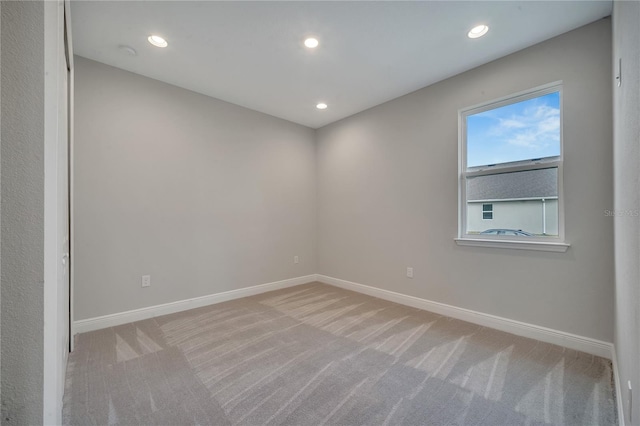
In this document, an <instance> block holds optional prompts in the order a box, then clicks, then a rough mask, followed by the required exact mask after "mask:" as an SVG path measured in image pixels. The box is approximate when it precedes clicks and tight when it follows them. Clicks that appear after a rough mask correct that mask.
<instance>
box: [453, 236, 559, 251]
mask: <svg viewBox="0 0 640 426" xmlns="http://www.w3.org/2000/svg"><path fill="white" fill-rule="evenodd" d="M455 240H456V244H457V245H459V246H472V247H491V248H501V249H516V250H534V251H553V252H556V253H564V252H566V251H567V249H569V247H570V244H567V243H551V242H544V241H507V240H481V239H475V238H473V239H472V238H455Z"/></svg>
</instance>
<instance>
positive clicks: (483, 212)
mask: <svg viewBox="0 0 640 426" xmlns="http://www.w3.org/2000/svg"><path fill="white" fill-rule="evenodd" d="M484 206H491V210H485V209H484ZM485 213H491V217H490V218H489V219H485V218H484V214H485ZM482 220H493V203H482Z"/></svg>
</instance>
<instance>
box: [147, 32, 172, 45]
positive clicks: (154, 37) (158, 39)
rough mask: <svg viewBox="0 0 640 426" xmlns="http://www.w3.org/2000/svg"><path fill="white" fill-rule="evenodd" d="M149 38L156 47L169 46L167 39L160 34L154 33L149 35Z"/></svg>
mask: <svg viewBox="0 0 640 426" xmlns="http://www.w3.org/2000/svg"><path fill="white" fill-rule="evenodd" d="M147 40H149V43H151V44H153V45H154V46H156V47H167V46H168V45H169V43H167V40H165V39H163V38H162V37H160V36H159V35H153V34H152V35H150V36H149V37H147Z"/></svg>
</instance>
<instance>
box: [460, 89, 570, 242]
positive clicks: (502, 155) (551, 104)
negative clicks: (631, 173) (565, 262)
mask: <svg viewBox="0 0 640 426" xmlns="http://www.w3.org/2000/svg"><path fill="white" fill-rule="evenodd" d="M459 123H460V129H459V132H460V133H459V154H460V166H459V176H460V191H459V192H460V206H459V217H460V223H459V235H458V238H457V239H456V241H457V242H458V244H464V245H489V246H492V247H514V248H527V249H539V250H552V251H566V249H567V247H568V244H565V243H564V224H563V218H564V215H563V209H562V196H561V194H562V160H563V158H562V85H561V84H560V83H554V84H551V85H547V86H544V87H541V88H537V89H533V90H530V91H527V92H523V93H519V94H516V95H513V96H510V97H508V98H504V99H500V100H497V101H492V102H488V103H485V104H482V105H478V106H474V107H470V108H466V109H463V110H461V111H460V115H459ZM496 213H497V214H496ZM489 220H490V221H491V222H490V224H491V226H487V225H488V223H487V221H489ZM487 242H490V244H485V243H487Z"/></svg>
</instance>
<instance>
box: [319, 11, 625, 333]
mask: <svg viewBox="0 0 640 426" xmlns="http://www.w3.org/2000/svg"><path fill="white" fill-rule="evenodd" d="M558 80H563V81H564V91H563V95H564V116H563V117H564V152H565V157H566V158H565V163H564V189H565V193H566V200H565V211H566V217H567V220H566V237H567V240H568V241H569V242H570V243H571V244H572V246H571V248H570V249H569V250H568V251H567V252H566V253H546V252H532V251H524V250H504V249H490V248H482V247H460V246H457V245H456V244H455V242H454V237H455V236H456V235H457V222H458V202H457V197H458V179H457V164H458V153H457V145H458V143H457V142H458V134H457V129H458V125H457V120H458V110H459V109H460V108H464V107H468V106H470V105H475V104H478V103H481V102H486V101H489V100H492V99H497V98H500V97H503V96H506V95H509V94H512V93H517V92H520V91H522V90H526V89H530V88H534V87H537V86H540V85H543V84H546V83H551V82H554V81H558ZM611 103H612V98H611V22H610V20H609V19H606V20H601V21H598V22H595V23H593V24H590V25H588V26H585V27H582V28H579V29H577V30H575V31H572V32H569V33H566V34H564V35H561V36H559V37H557V38H554V39H551V40H548V41H546V42H544V43H541V44H538V45H536V46H533V47H531V48H528V49H525V50H523V51H520V52H517V53H514V54H512V55H510V56H507V57H505V58H502V59H499V60H496V61H494V62H491V63H489V64H487V65H484V66H481V67H479V68H476V69H473V70H471V71H468V72H465V73H463V74H460V75H458V76H455V77H453V78H450V79H448V80H445V81H443V82H440V83H437V84H434V85H432V86H429V87H426V88H424V89H422V90H419V91H417V92H414V93H411V94H409V95H406V96H404V97H401V98H398V99H395V100H393V101H390V102H387V103H385V104H382V105H380V106H377V107H375V108H372V109H370V110H367V111H365V112H362V113H360V114H357V115H355V116H352V117H349V118H347V119H344V120H342V121H339V122H337V123H335V124H332V125H329V126H327V127H324V128H322V129H319V130H318V133H317V135H318V137H317V143H318V148H317V149H318V209H319V210H318V272H319V273H321V274H324V275H328V276H331V277H336V278H340V279H345V280H349V281H354V282H358V283H362V284H366V285H370V286H374V287H379V288H382V289H386V290H392V291H396V292H400V293H404V294H408V295H412V296H417V297H421V298H425V299H430V300H434V301H438V302H442V303H447V304H450V305H454V306H458V307H463V308H467V309H472V310H475V311H480V312H485V313H489V314H493V315H498V316H501V317H505V318H511V319H515V320H519V321H524V322H527V323H532V324H537V325H541V326H546V327H550V328H553V329H557V330H562V331H565V332H569V333H575V334H578V335H582V336H588V337H592V338H595V339H600V340H604V341H608V342H611V341H613V317H614V313H613V285H614V284H613V223H612V220H611V218H609V217H606V216H605V215H604V210H605V209H607V208H610V206H611V205H612V195H611V193H612V187H613V183H612V147H611V144H612V118H611V115H612V111H611ZM407 266H412V267H413V268H414V274H415V278H414V279H407V278H406V277H405V271H406V267H407Z"/></svg>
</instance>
